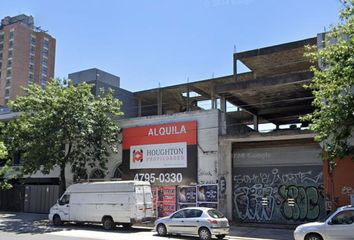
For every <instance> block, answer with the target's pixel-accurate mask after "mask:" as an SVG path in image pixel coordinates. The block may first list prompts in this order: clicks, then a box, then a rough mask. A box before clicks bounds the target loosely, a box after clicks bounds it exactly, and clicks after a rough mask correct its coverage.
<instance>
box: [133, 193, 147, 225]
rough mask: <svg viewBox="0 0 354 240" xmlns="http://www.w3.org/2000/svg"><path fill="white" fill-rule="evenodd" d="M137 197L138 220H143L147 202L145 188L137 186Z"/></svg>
mask: <svg viewBox="0 0 354 240" xmlns="http://www.w3.org/2000/svg"><path fill="white" fill-rule="evenodd" d="M135 195H136V218H137V220H142V219H143V218H144V217H145V211H146V209H145V200H144V187H143V186H135Z"/></svg>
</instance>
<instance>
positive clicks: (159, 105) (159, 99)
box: [157, 89, 162, 115]
mask: <svg viewBox="0 0 354 240" xmlns="http://www.w3.org/2000/svg"><path fill="white" fill-rule="evenodd" d="M157 115H162V91H161V89H159V90H158V91H157Z"/></svg>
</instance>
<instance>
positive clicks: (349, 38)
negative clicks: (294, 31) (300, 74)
mask: <svg viewBox="0 0 354 240" xmlns="http://www.w3.org/2000/svg"><path fill="white" fill-rule="evenodd" d="M341 2H342V4H343V8H342V9H341V11H340V22H339V23H338V24H337V25H335V26H332V27H331V30H330V32H329V33H327V34H326V40H325V42H324V44H325V46H324V48H319V49H316V48H315V47H308V52H307V54H306V56H307V57H308V58H309V59H310V60H311V61H312V63H313V64H314V66H313V67H312V68H311V70H312V71H313V72H314V78H313V80H312V83H311V84H310V85H309V86H308V87H309V88H310V89H311V90H312V92H313V95H314V101H313V105H314V106H315V108H316V110H315V111H314V112H313V113H312V114H309V115H308V116H306V117H304V118H303V120H305V121H310V123H311V124H310V129H312V130H313V131H314V132H315V133H316V138H315V139H316V140H317V141H319V142H323V144H324V150H325V151H324V152H325V154H324V155H323V158H324V159H327V160H329V162H330V163H331V164H334V163H335V160H336V159H337V158H343V157H344V156H348V155H350V154H352V153H353V152H352V148H351V147H350V144H349V142H348V140H349V139H350V138H351V137H353V131H354V0H348V1H345V0H342V1H341ZM318 65H319V66H321V67H320V68H319V67H317V66H318Z"/></svg>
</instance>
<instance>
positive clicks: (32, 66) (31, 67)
mask: <svg viewBox="0 0 354 240" xmlns="http://www.w3.org/2000/svg"><path fill="white" fill-rule="evenodd" d="M29 70H30V72H33V70H34V65H33V64H30V65H29Z"/></svg>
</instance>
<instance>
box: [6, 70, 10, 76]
mask: <svg viewBox="0 0 354 240" xmlns="http://www.w3.org/2000/svg"><path fill="white" fill-rule="evenodd" d="M6 77H11V69H7V71H6Z"/></svg>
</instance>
